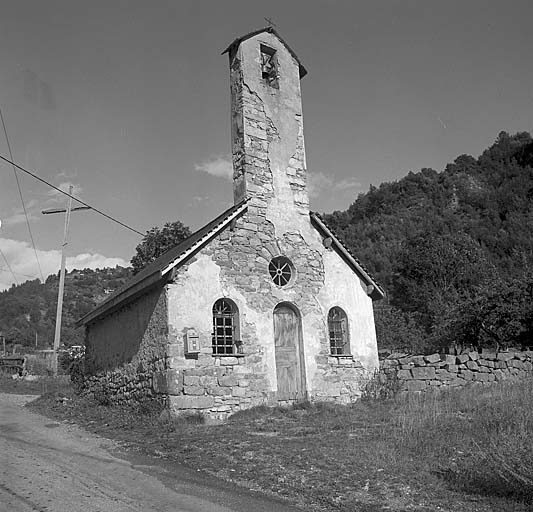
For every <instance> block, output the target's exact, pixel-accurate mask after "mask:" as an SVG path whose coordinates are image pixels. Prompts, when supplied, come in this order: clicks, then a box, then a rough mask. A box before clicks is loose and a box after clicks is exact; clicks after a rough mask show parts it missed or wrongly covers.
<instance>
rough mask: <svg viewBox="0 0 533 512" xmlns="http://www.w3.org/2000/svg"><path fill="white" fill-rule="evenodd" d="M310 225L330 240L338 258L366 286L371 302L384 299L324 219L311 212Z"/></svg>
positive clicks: (370, 276)
mask: <svg viewBox="0 0 533 512" xmlns="http://www.w3.org/2000/svg"><path fill="white" fill-rule="evenodd" d="M309 215H310V217H311V224H312V225H313V226H314V227H315V228H316V229H317V230H318V232H319V233H321V234H322V235H323V236H324V238H325V239H327V238H330V239H331V243H332V245H333V247H334V248H335V250H336V251H337V253H338V254H339V255H340V257H341V258H342V259H343V260H344V261H345V262H346V263H347V264H348V265H349V266H350V268H351V269H352V270H353V271H354V272H355V273H356V274H357V275H358V276H359V277H360V278H361V279H362V280H363V282H364V283H365V284H366V285H367V290H368V295H369V296H370V297H371V299H372V300H380V299H383V298H384V297H385V291H384V290H383V288H382V287H381V286H380V284H379V283H378V282H377V281H376V280H375V279H374V277H372V274H370V272H369V271H368V270H367V269H366V268H365V266H364V265H363V264H362V263H361V262H360V261H359V260H358V259H357V258H356V257H355V256H354V255H353V254H352V253H351V251H350V249H348V247H346V246H345V245H344V244H343V243H342V242H341V241H340V240H339V238H338V237H337V235H336V234H335V232H334V231H333V229H332V228H330V227H329V226H328V225H327V224H326V222H325V221H324V219H322V217H320V215H319V214H318V213H314V212H311V213H310V214H309Z"/></svg>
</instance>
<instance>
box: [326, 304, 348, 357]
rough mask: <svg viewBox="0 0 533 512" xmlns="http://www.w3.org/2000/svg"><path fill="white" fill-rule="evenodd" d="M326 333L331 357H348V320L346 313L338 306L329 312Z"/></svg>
mask: <svg viewBox="0 0 533 512" xmlns="http://www.w3.org/2000/svg"><path fill="white" fill-rule="evenodd" d="M328 331H329V345H330V351H331V355H333V356H344V355H349V354H350V340H349V333H348V318H347V316H346V313H345V312H344V311H343V310H342V309H341V308H339V307H338V306H335V307H333V308H331V309H330V310H329V313H328Z"/></svg>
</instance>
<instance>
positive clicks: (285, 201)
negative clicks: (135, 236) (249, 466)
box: [80, 27, 383, 418]
mask: <svg viewBox="0 0 533 512" xmlns="http://www.w3.org/2000/svg"><path fill="white" fill-rule="evenodd" d="M225 53H227V54H228V55H229V64H230V85H231V134H232V148H233V168H234V177H233V189H234V198H235V203H234V206H232V207H231V208H229V209H228V210H227V211H225V212H223V213H222V214H221V215H219V216H218V217H217V218H216V219H214V220H213V221H212V222H210V223H209V224H207V225H206V226H204V227H203V228H202V229H200V230H199V231H197V232H196V233H194V234H193V235H192V236H191V237H189V238H188V239H187V240H185V241H184V242H182V243H181V244H179V245H178V246H177V247H174V248H173V249H171V250H169V251H168V252H166V253H165V254H163V255H162V256H161V257H160V258H158V259H157V260H156V261H155V262H153V263H152V264H151V265H149V266H148V267H147V268H145V269H144V270H143V271H141V272H140V273H139V274H137V275H136V276H134V277H133V278H132V279H131V280H130V281H129V282H128V283H127V284H126V285H125V286H124V287H123V288H122V289H120V290H118V291H116V292H115V293H114V294H113V295H111V296H109V297H107V299H106V300H105V301H104V302H103V303H102V304H100V305H99V306H98V307H97V308H96V309H95V310H94V311H92V312H91V313H89V314H88V315H87V316H85V317H84V318H83V319H82V320H81V321H80V323H81V324H84V325H85V328H86V365H87V370H88V372H89V374H90V375H91V376H90V377H89V378H88V379H87V381H86V386H87V389H88V391H91V390H95V389H96V388H99V387H105V388H107V390H108V391H110V394H111V396H112V398H113V399H114V400H116V401H128V400H132V399H139V398H142V397H145V396H156V397H159V398H160V399H161V400H163V401H164V403H165V404H166V405H167V406H168V408H169V409H170V411H171V412H172V413H174V414H179V413H181V412H184V411H192V410H195V411H198V410H200V411H201V412H202V413H204V414H206V415H209V416H212V417H219V418H223V417H225V416H227V415H228V414H229V413H232V412H234V411H237V410H239V409H245V408H248V407H251V406H254V405H258V404H265V403H267V404H289V403H292V402H295V401H299V400H306V399H308V400H333V401H336V402H341V403H348V402H351V401H354V400H356V399H357V398H358V397H359V396H360V393H361V387H362V385H363V384H364V382H365V381H366V379H367V378H368V376H369V375H371V373H372V372H373V370H374V369H375V368H377V365H378V356H377V345H376V334H375V328H374V317H373V309H372V301H374V300H378V299H381V298H382V297H383V291H382V289H381V288H380V286H379V285H378V284H377V283H376V282H375V280H374V279H373V278H372V276H371V275H370V274H369V273H368V272H367V271H366V270H365V268H364V267H363V266H362V265H361V263H359V261H358V260H357V259H356V258H355V257H354V256H353V255H352V254H351V253H350V252H349V251H348V250H347V249H346V248H345V247H344V246H343V244H342V243H341V242H340V241H339V240H338V239H337V237H336V236H335V234H334V233H333V232H332V231H331V230H330V229H329V228H328V226H327V225H326V224H325V223H324V222H323V220H322V219H321V218H320V217H319V216H318V215H316V214H314V213H310V211H309V200H308V193H307V170H306V161H305V147H304V135H303V121H302V104H301V95H300V79H301V78H302V77H303V76H304V75H305V74H306V70H305V68H304V67H303V65H302V64H301V62H300V61H299V59H298V57H297V56H296V55H295V53H294V52H293V51H292V50H291V48H289V46H288V45H287V44H286V43H285V41H283V39H281V37H280V36H279V35H278V34H277V33H276V31H275V30H274V29H272V28H271V27H268V28H265V29H263V30H258V31H256V32H252V33H250V34H247V35H245V36H243V37H240V38H238V39H236V40H235V41H233V43H231V45H230V46H229V47H228V48H227V49H226V51H225Z"/></svg>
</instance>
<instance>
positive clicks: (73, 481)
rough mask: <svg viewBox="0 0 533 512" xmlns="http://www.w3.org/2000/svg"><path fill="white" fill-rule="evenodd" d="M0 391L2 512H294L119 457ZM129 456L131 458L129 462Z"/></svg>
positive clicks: (108, 446) (106, 444) (168, 467)
mask: <svg viewBox="0 0 533 512" xmlns="http://www.w3.org/2000/svg"><path fill="white" fill-rule="evenodd" d="M34 398H35V397H34V396H21V395H10V394H2V393H0V510H1V511H6V512H30V511H31V512H35V511H39V512H123V511H124V512H126V511H128V512H151V511H158V512H166V511H172V512H249V511H253V512H297V510H298V509H295V508H293V507H289V506H286V505H285V504H283V503H282V502H278V501H276V500H270V499H268V498H263V497H259V496H258V495H254V494H253V493H251V492H248V491H244V490H241V489H239V488H236V487H233V486H231V485H229V484H225V483H222V482H220V481H218V480H216V479H213V478H211V477H209V476H206V475H203V474H197V473H195V472H194V471H192V470H189V469H187V468H183V467H182V466H179V465H177V464H170V463H167V464H165V463H163V462H158V461H157V460H153V459H147V458H141V457H139V456H131V455H124V454H120V455H119V456H117V454H116V453H117V450H116V447H115V446H114V445H113V442H112V441H109V440H106V439H104V438H101V437H98V436H96V435H93V434H89V433H87V432H85V431H84V430H82V429H81V428H79V427H77V426H75V425H70V424H63V423H57V422H54V421H51V420H50V419H48V418H45V417H43V416H40V415H37V414H35V413H32V412H30V411H28V410H27V409H25V408H24V407H23V406H24V404H25V403H27V402H28V401H30V400H33V399H34ZM126 458H127V459H126Z"/></svg>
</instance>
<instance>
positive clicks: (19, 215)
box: [2, 199, 40, 226]
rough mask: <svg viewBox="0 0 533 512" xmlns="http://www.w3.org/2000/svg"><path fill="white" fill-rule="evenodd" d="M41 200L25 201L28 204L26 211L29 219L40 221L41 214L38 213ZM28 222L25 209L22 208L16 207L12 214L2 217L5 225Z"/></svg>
mask: <svg viewBox="0 0 533 512" xmlns="http://www.w3.org/2000/svg"><path fill="white" fill-rule="evenodd" d="M38 204H39V202H38V201H36V200H35V199H31V200H30V201H27V202H26V203H25V206H26V212H27V213H28V219H29V221H30V222H33V221H38V220H40V219H39V216H38V215H37V213H38V209H37V206H38ZM25 222H26V216H25V215H24V210H23V209H22V208H21V207H20V208H14V209H13V210H12V211H11V215H9V216H6V217H4V218H3V219H2V224H3V225H4V226H16V225H17V224H23V223H25Z"/></svg>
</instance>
